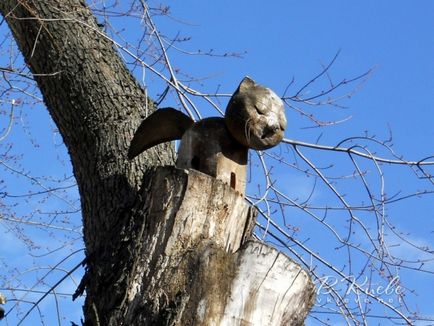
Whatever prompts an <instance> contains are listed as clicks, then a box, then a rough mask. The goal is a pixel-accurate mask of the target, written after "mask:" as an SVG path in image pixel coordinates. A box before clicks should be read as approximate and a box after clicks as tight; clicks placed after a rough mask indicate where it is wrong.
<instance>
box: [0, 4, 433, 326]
mask: <svg viewBox="0 0 434 326" xmlns="http://www.w3.org/2000/svg"><path fill="white" fill-rule="evenodd" d="M155 4H157V2H156V1H152V2H150V5H151V6H153V5H155ZM164 4H166V5H168V6H170V15H169V17H156V18H155V23H156V24H157V26H158V27H159V29H160V31H161V33H162V34H163V35H165V36H167V37H168V38H170V37H175V36H176V35H178V33H179V36H180V37H189V38H190V39H189V41H186V42H182V43H180V44H175V45H176V46H177V47H179V48H181V49H182V50H183V51H190V52H195V51H198V50H201V52H207V51H210V50H211V49H212V53H214V54H222V53H226V52H228V53H231V52H236V53H240V54H242V58H231V57H230V56H229V57H220V56H216V57H210V56H200V55H185V54H182V53H180V52H179V51H177V50H176V49H175V48H171V49H169V52H168V53H169V55H170V57H171V59H172V64H173V66H174V67H175V68H176V69H179V75H178V76H179V78H180V79H183V77H182V76H183V74H188V75H189V76H194V77H197V78H200V81H199V82H197V83H191V85H192V87H195V88H196V89H198V90H201V91H203V92H214V91H216V90H217V89H218V90H219V91H220V92H223V93H232V92H233V91H234V90H235V88H236V87H237V85H238V83H239V81H240V80H241V79H242V77H244V76H245V75H249V76H251V77H253V78H254V79H255V80H256V81H257V82H259V83H261V84H263V85H266V86H269V87H271V88H272V89H273V90H275V91H276V93H278V94H279V95H283V93H284V90H285V89H286V88H287V86H288V85H289V84H290V82H291V80H293V79H294V82H293V84H291V86H290V87H289V91H288V93H289V94H294V93H296V92H297V90H298V89H299V88H300V87H302V86H303V85H304V84H305V83H306V82H308V81H309V80H310V79H311V78H312V77H314V76H315V75H316V74H317V73H319V72H320V71H321V70H322V65H324V64H328V63H329V62H330V60H332V58H333V57H334V56H335V55H336V53H337V52H338V51H340V52H339V56H338V58H337V60H336V62H335V64H334V65H333V66H332V68H331V69H330V77H331V78H332V79H333V80H334V81H335V82H338V81H341V80H342V79H344V78H346V79H349V78H352V77H354V76H357V75H360V74H363V73H365V72H366V71H368V70H369V69H373V72H372V73H371V74H370V76H369V78H368V79H367V80H366V81H365V82H364V83H363V85H361V87H360V88H359V89H358V90H357V92H355V93H354V94H352V97H351V98H348V99H343V100H342V101H341V102H340V104H341V105H343V106H345V108H333V107H324V106H321V107H313V108H309V107H306V106H303V107H302V108H303V109H306V110H308V112H310V113H314V114H315V115H316V116H317V117H319V118H321V119H324V120H327V121H328V120H340V119H345V118H347V117H351V119H350V120H348V121H346V122H345V123H342V124H337V125H333V126H329V127H326V128H306V127H311V126H312V125H313V123H312V122H311V121H310V120H309V119H307V118H304V117H302V116H300V114H299V113H297V112H296V111H295V110H291V109H288V110H287V118H288V127H287V131H286V137H287V138H290V139H296V140H299V141H305V142H316V141H317V139H319V143H320V144H324V145H331V146H334V145H336V144H337V143H338V142H339V141H341V140H342V139H345V138H347V137H352V136H363V135H365V132H366V131H368V133H369V135H376V136H377V137H378V139H387V138H388V137H389V133H390V131H391V132H392V135H393V144H394V149H395V151H396V152H397V153H399V154H401V155H404V157H405V158H407V159H409V160H419V159H422V158H424V157H426V156H429V155H434V146H433V142H434V128H433V121H434V118H433V117H434V101H433V100H434V92H433V86H434V42H433V36H432V35H433V32H434V2H433V1H431V0H419V1H404V0H395V1H373V0H367V1H344V0H329V1H320V0H306V1H293V0H286V1H284V0H278V1H269V2H267V4H265V2H264V1H228V0H221V1H197V0H195V1H193V0H185V1H165V2H164ZM113 24H114V26H115V27H116V28H118V29H122V28H124V29H125V30H124V32H123V33H124V34H123V36H124V37H125V38H126V39H129V40H131V41H133V40H136V39H137V38H139V37H140V31H139V29H138V24H137V21H135V22H133V21H128V20H125V19H118V20H113ZM0 28H1V30H0V31H1V32H4V31H5V26H1V27H0ZM0 63H1V64H2V65H3V64H4V62H3V61H2V59H0ZM135 74H136V75H137V77H138V78H139V79H140V80H142V74H141V72H139V71H135ZM326 81H327V80H326ZM326 81H322V82H319V83H317V84H315V85H312V87H310V88H309V90H310V91H311V92H312V93H315V92H318V91H321V90H322V89H324V88H325V87H327V82H326ZM145 84H146V86H147V88H148V91H149V93H150V94H151V95H154V96H157V94H159V93H161V92H162V91H163V89H164V88H163V86H161V85H160V84H159V83H158V81H157V78H156V77H155V76H153V75H152V74H151V73H150V72H147V73H146V77H145ZM356 85H358V84H354V86H356ZM352 89H353V88H352V86H351V85H350V86H349V87H344V88H342V91H341V90H337V92H336V93H333V94H332V95H331V96H332V97H338V96H340V95H345V94H347V92H349V91H350V90H352ZM0 100H1V98H0ZM221 101H222V107H223V108H224V106H225V101H226V99H225V98H223V99H222V100H221ZM199 103H201V102H199ZM164 104H166V105H176V101H175V99H174V98H172V97H168V98H167V99H166V102H165V103H164ZM2 105H4V103H2ZM4 110H5V109H4ZM203 110H205V112H210V111H206V110H210V109H209V108H207V107H206V106H204V107H203ZM20 112H21V116H20V117H19V120H20V121H24V122H23V123H17V124H18V125H19V127H15V128H14V130H13V132H12V134H11V136H10V139H9V140H8V141H10V143H13V144H14V147H13V149H12V153H15V154H19V153H23V152H24V153H25V155H24V157H23V158H22V159H21V160H20V161H19V164H18V163H17V164H18V166H19V167H20V168H21V167H23V168H25V169H26V170H28V171H31V172H32V173H33V174H36V175H41V176H42V175H48V174H53V175H54V176H55V177H56V178H58V179H64V177H68V176H70V175H71V170H70V166H69V164H68V159H67V156H66V152H65V150H64V148H63V147H62V146H61V145H59V144H61V140H60V138H59V137H58V136H56V135H54V136H53V132H52V129H53V123H52V122H50V120H49V119H48V117H47V115H46V114H45V113H44V111H43V110H41V109H38V108H35V109H31V110H30V108H23V109H22V111H20ZM209 114H215V113H209ZM0 119H3V116H0ZM34 121H37V122H38V123H37V124H35V123H34ZM30 122H32V123H30ZM3 126H4V124H3V122H2V120H0V127H3ZM22 126H24V127H22ZM29 135H30V136H29ZM34 138H36V139H37V142H36V143H37V146H35V142H34V141H33V139H34ZM347 146H348V144H347ZM5 148H6V147H0V149H1V150H2V151H5ZM374 148H375V149H376V147H374ZM306 153H307V154H308V155H309V157H310V158H311V159H312V160H314V161H315V163H317V164H318V165H322V164H323V163H324V164H325V165H327V164H330V162H336V166H337V167H338V168H339V166H340V164H342V166H344V162H343V160H342V162H341V158H338V157H336V156H335V154H333V155H328V154H319V153H317V152H315V151H306ZM321 155H324V156H321ZM335 157H336V158H335ZM43 158H47V159H48V160H50V159H53V158H54V159H53V161H56V162H57V163H56V164H53V165H50V164H48V163H47V161H45V160H43ZM334 160H336V161H334ZM59 161H61V162H63V163H59ZM345 162H348V160H347V161H345ZM366 168H368V166H367V167H366ZM369 168H370V169H372V166H369ZM342 169H343V170H345V169H348V171H350V170H351V166H350V167H349V168H348V166H346V167H343V168H342ZM254 171H256V170H254ZM333 171H335V170H333ZM345 171H346V170H345ZM275 172H276V174H275V176H276V178H278V179H279V184H280V186H281V188H285V189H286V193H287V194H289V195H290V196H291V197H292V198H299V197H300V198H302V197H306V196H309V194H310V192H311V188H312V185H313V183H314V178H310V179H309V178H306V177H305V176H303V175H300V173H298V172H297V171H295V170H293V169H282V168H280V167H276V168H275ZM1 173H3V172H1ZM8 173H9V172H7V173H6V174H5V175H7V176H6V177H2V178H0V179H3V178H4V179H5V180H6V182H8V180H9V183H11V182H13V183H14V184H13V185H8V191H13V190H15V191H16V192H19V190H20V187H21V183H20V182H23V183H25V182H26V181H16V180H15V179H13V180H14V181H10V180H12V179H8V178H9V174H8ZM342 173H344V172H342ZM348 173H350V172H348ZM256 175H259V172H253V179H255V176H256ZM386 177H387V178H386V186H387V189H388V190H389V191H390V193H396V192H397V191H399V190H401V191H402V194H408V193H411V192H414V191H417V190H420V189H427V188H428V189H431V190H433V186H432V184H431V185H430V184H429V183H428V182H425V181H423V180H422V181H420V180H419V181H418V182H417V178H416V177H415V176H414V174H412V172H411V170H409V169H401V170H398V169H396V170H394V169H392V170H391V171H390V172H389V173H388V174H387V175H386ZM377 179H378V178H372V179H368V181H369V182H372V187H373V188H375V187H378V184H377V183H376V182H377ZM44 182H47V184H49V182H50V180H48V181H47V180H44ZM62 182H63V183H62V184H64V185H66V186H68V185H69V184H70V183H71V182H70V180H69V179H65V180H63V181H62ZM370 186H371V185H370ZM341 187H342V189H343V191H344V192H345V191H348V192H349V193H350V194H351V195H349V197H350V199H349V200H351V198H352V199H354V200H356V201H358V200H360V198H361V196H359V195H358V193H360V192H363V188H362V185H361V184H360V183H359V182H358V181H354V182H352V183H348V184H345V183H344V184H342V185H341ZM430 187H431V188H430ZM250 189H251V190H252V189H253V188H250ZM0 191H1V189H0ZM67 191H68V194H67V195H68V198H70V199H71V202H70V203H68V205H69V206H70V208H71V209H73V207H76V206H79V205H78V203H77V202H76V197H77V194H76V192H75V190H70V189H68V190H67ZM314 196H316V198H315V199H316V201H315V203H317V204H324V205H327V204H329V203H330V205H332V204H331V202H332V201H333V200H335V199H332V196H331V195H330V194H327V193H326V190H325V189H323V188H321V187H318V189H317V190H315V194H314ZM62 198H63V197H62ZM59 201H61V200H59ZM0 203H1V202H0ZM8 203H9V204H11V203H15V201H13V200H11V201H10V202H8ZM56 203H57V202H56V201H54V202H53V201H51V205H56ZM433 203H434V199H433V197H432V196H431V197H428V198H427V197H426V196H425V197H423V198H416V199H414V198H413V199H410V200H408V201H404V202H401V203H399V204H396V205H395V206H394V205H391V206H390V207H389V208H387V212H388V214H389V217H390V219H391V220H392V221H393V223H394V224H396V225H398V226H399V227H400V228H401V229H403V230H408V233H409V234H408V237H409V239H413V240H414V241H415V242H417V243H418V244H420V245H421V246H422V245H423V246H430V247H431V248H433V247H434V237H433V234H434V233H433V230H434V227H433V220H434V215H433V214H434V213H433V211H434V210H433V208H434V207H433V206H434V205H433ZM57 204H59V206H61V205H64V204H65V203H64V202H62V203H60V202H59V203H57ZM23 205H25V207H22V206H23ZM26 205H27V206H26ZM28 205H31V206H34V207H37V208H39V207H41V206H40V205H42V204H41V203H40V202H39V201H37V200H36V199H35V200H30V201H28V202H27V203H26V204H23V203H22V202H20V203H19V205H18V206H17V207H15V208H14V210H15V212H16V214H17V215H19V214H25V212H26V210H27V209H28ZM62 207H63V206H62ZM51 208H52V207H51ZM291 212H292V211H291ZM72 216H74V215H72ZM362 217H363V216H362ZM73 218H74V217H73ZM287 218H289V223H290V224H291V225H293V226H294V227H299V228H300V229H301V231H300V232H299V233H297V236H298V237H299V239H301V240H302V241H304V240H306V239H310V240H309V241H310V242H308V243H310V244H311V245H312V248H314V250H317V251H319V250H320V248H321V244H322V243H325V242H327V241H329V240H330V239H329V237H328V236H326V235H322V233H318V232H319V231H318V232H316V229H312V228H313V227H314V224H311V223H308V222H306V221H305V217H303V216H301V215H300V216H299V215H298V213H293V214H292V213H290V214H289V216H288V217H287ZM276 219H277V220H280V221H281V217H278V218H276ZM73 223H74V224H77V225H78V224H79V217H78V218H77V216H75V220H73ZM366 223H367V224H368V225H370V223H373V221H366ZM0 224H1V225H2V226H3V228H0V232H4V234H2V235H1V237H2V239H3V241H4V242H5V243H7V244H8V246H6V247H4V248H2V249H1V250H0V257H1V258H2V259H6V260H9V268H10V266H11V265H12V266H13V265H14V264H11V263H10V261H11V260H12V259H15V260H16V263H15V264H16V266H17V267H18V268H21V269H25V268H27V267H28V266H30V265H27V264H26V262H24V261H23V260H21V259H17V256H19V255H24V252H25V246H24V245H23V244H22V241H17V240H16V237H15V233H14V232H11V231H10V228H9V227H8V226H6V225H5V223H2V222H0ZM336 225H339V223H337V222H336ZM336 228H339V226H336ZM7 230H9V232H7ZM32 232H34V233H31V234H32V236H34V237H38V236H39V234H38V232H39V231H32ZM70 237H72V236H71V235H70ZM391 238H392V239H391ZM69 240H71V239H69ZM389 240H390V241H391V244H394V245H396V244H400V240H398V239H393V237H392V236H390V238H389ZM16 241H17V242H16ZM59 241H60V242H62V243H66V242H67V240H64V239H63V238H62V240H59ZM363 241H365V240H363V239H362V238H361V240H360V242H361V243H363ZM15 243H16V244H15ZM14 244H15V245H14ZM81 247H82V244H81V243H80V242H75V243H74V246H73V248H75V249H78V248H81ZM71 250H72V249H71ZM391 250H395V253H398V252H399V250H401V251H404V252H403V253H402V255H403V256H404V257H406V258H409V256H408V255H410V256H411V255H412V251H411V250H410V249H408V250H407V248H406V247H405V246H401V247H397V246H394V247H393V249H391ZM431 250H432V249H431ZM62 255H63V256H65V254H64V252H63V253H62ZM323 255H324V256H325V257H327V258H330V259H331V260H333V259H334V260H339V259H340V256H339V254H334V251H333V250H330V251H326V252H324V253H323ZM27 258H28V259H31V260H33V259H34V258H29V257H27V256H26V259H27ZM61 258H62V257H61V255H59V257H55V259H53V257H52V256H51V257H50V259H48V258H47V261H46V262H44V263H46V264H47V265H50V264H51V265H52V264H54V263H55V262H57V261H59V260H60V259H61ZM412 258H414V259H420V258H423V259H432V258H434V257H433V255H432V254H431V255H421V254H420V253H414V257H412ZM76 261H79V258H77V259H75V263H76ZM353 263H354V266H355V267H359V266H358V262H357V261H356V262H353ZM73 265H74V263H73V262H70V265H69V268H70V267H71V266H73ZM428 266H429V268H430V270H431V271H433V270H434V266H433V264H432V262H431V265H429V264H428ZM65 269H67V268H66V267H65ZM324 273H325V275H327V274H326V273H327V272H326V271H324ZM362 274H363V273H362ZM403 274H404V275H403V277H405V281H406V282H407V283H406V284H409V289H408V291H410V289H415V290H416V292H417V295H410V294H408V297H407V299H408V300H409V303H410V305H411V306H412V309H415V310H418V311H419V312H420V313H421V314H422V315H423V316H425V317H430V318H431V319H434V306H433V304H432V302H433V299H434V296H433V294H432V290H431V289H432V288H434V277H433V275H429V274H427V273H425V274H423V275H422V274H419V273H410V274H408V275H407V274H406V272H405V271H404V272H403ZM0 275H1V276H2V277H5V276H6V272H5V271H1V270H0ZM59 275H60V274H59ZM39 276H40V274H39ZM366 276H369V275H366ZM32 277H37V276H32ZM54 279H55V278H53V280H54ZM27 280H28V279H27ZM6 281H7V280H6ZM53 282H54V281H53ZM29 284H30V283H29ZM73 289H74V284H73V282H72V281H71V282H69V283H68V284H67V285H65V286H64V287H63V288H62V289H61V291H60V292H62V291H63V292H69V293H70V292H73ZM427 289H430V290H429V291H428V290H427ZM0 292H1V289H0ZM3 292H4V291H3ZM37 298H39V296H38V295H37V294H35V296H33V297H32V300H36V299H37ZM53 302H54V301H53V300H52V301H49V302H47V303H45V304H44V305H42V306H41V307H42V309H43V314H45V315H49V314H53V313H54V311H55V310H54V309H55V305H54V304H53ZM7 307H11V306H10V305H9V306H7ZM63 307H65V308H63ZM62 309H64V310H63V314H64V315H66V314H68V313H70V315H71V316H72V317H71V318H70V319H68V318H67V319H65V325H66V324H68V322H67V321H69V320H73V321H75V322H77V323H78V318H79V317H78V316H79V309H80V307H79V305H77V304H76V305H73V306H72V305H65V306H62ZM24 310H25V309H24ZM314 310H315V308H314ZM374 312H375V313H379V314H381V312H379V311H378V310H375V311H374ZM316 317H318V318H321V319H327V318H331V320H332V321H331V324H333V325H338V324H339V323H341V322H342V320H341V319H340V318H339V316H334V315H332V316H328V315H327V316H324V315H321V314H317V315H316ZM11 322H12V324H13V319H11ZM369 323H370V324H371V323H372V324H381V325H389V324H390V322H389V321H387V320H381V319H380V320H377V319H371V320H369ZM432 323H433V322H422V321H420V322H418V323H417V325H429V324H432ZM12 324H11V325H12ZM24 324H25V325H34V324H32V320H29V321H28V322H27V323H24ZM50 325H51V324H50ZM306 325H309V326H310V325H320V323H319V322H318V321H317V320H316V319H314V318H309V319H308V320H307V322H306Z"/></svg>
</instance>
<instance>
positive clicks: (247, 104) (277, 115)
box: [225, 77, 286, 150]
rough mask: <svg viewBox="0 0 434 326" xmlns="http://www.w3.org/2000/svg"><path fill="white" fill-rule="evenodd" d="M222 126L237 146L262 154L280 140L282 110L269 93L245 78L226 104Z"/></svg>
mask: <svg viewBox="0 0 434 326" xmlns="http://www.w3.org/2000/svg"><path fill="white" fill-rule="evenodd" d="M225 122H226V126H227V128H228V130H229V132H230V133H231V135H232V136H233V137H234V138H235V139H236V140H237V141H238V142H239V143H240V144H242V145H244V146H246V147H249V148H252V149H257V150H263V149H267V148H270V147H273V146H276V145H277V144H278V143H279V142H280V141H281V140H282V139H283V136H284V131H285V128H286V117H285V107H284V104H283V101H282V100H281V99H280V98H279V96H277V94H276V93H274V92H273V91H272V90H271V89H269V88H267V87H263V86H261V85H258V84H256V83H255V81H254V80H252V79H251V78H249V77H245V78H244V79H243V80H242V81H241V83H240V85H239V86H238V89H237V90H236V91H235V93H234V94H233V95H232V97H231V99H230V100H229V103H228V106H227V108H226V113H225Z"/></svg>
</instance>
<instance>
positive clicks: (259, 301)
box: [0, 0, 312, 325]
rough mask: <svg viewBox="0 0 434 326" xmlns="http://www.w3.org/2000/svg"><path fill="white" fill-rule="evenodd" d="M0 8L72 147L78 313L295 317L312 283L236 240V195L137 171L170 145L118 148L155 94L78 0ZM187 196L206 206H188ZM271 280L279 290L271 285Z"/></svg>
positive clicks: (243, 221) (267, 252) (98, 316)
mask: <svg viewBox="0 0 434 326" xmlns="http://www.w3.org/2000/svg"><path fill="white" fill-rule="evenodd" d="M0 13H1V14H2V15H3V17H4V18H5V19H6V21H7V23H8V25H9V26H10V28H11V30H12V33H13V35H14V37H15V39H16V41H17V44H18V46H19V48H20V50H21V52H22V54H23V56H24V59H25V61H26V63H27V64H28V66H29V68H30V70H31V72H32V73H33V74H34V76H35V80H36V82H37V83H38V86H39V88H40V91H41V93H42V95H43V98H44V101H45V104H46V106H47V108H48V110H49V112H50V114H51V116H52V118H53V120H54V121H55V123H56V125H57V126H58V128H59V131H60V133H61V134H62V137H63V140H64V142H65V145H66V147H67V148H68V151H69V153H70V156H71V161H72V166H73V169H74V175H75V177H76V179H77V184H78V188H79V191H80V196H81V205H82V214H83V226H84V240H85V245H86V255H87V262H86V263H87V266H86V269H87V270H86V275H85V278H84V279H83V283H82V284H83V287H85V289H86V302H85V307H84V315H85V323H86V324H88V325H121V324H137V325H139V324H140V325H143V324H144V325H146V324H149V325H158V324H155V323H154V322H155V321H157V320H158V321H159V322H160V321H161V323H160V324H162V325H166V324H167V325H169V324H177V325H200V324H202V325H211V324H212V323H214V324H218V323H219V321H221V325H231V324H234V325H237V324H239V325H249V323H252V324H256V325H260V324H258V323H257V321H258V320H261V321H264V323H262V324H261V325H266V324H267V323H268V322H270V323H271V322H272V323H273V324H274V321H278V323H277V324H279V323H281V324H285V322H287V321H288V320H294V324H296V323H295V321H297V323H298V322H300V321H301V320H302V319H303V318H304V316H305V315H306V313H307V311H308V309H309V308H310V302H311V301H310V300H311V298H312V285H311V283H310V281H309V280H308V278H307V276H306V274H305V272H303V271H301V270H300V268H299V267H296V265H293V263H290V262H289V260H288V259H287V258H286V257H284V256H283V255H282V254H278V253H277V252H276V251H275V250H274V249H270V248H268V247H265V246H264V245H263V244H260V243H255V242H245V239H247V238H248V235H249V232H250V231H251V228H252V225H253V224H252V223H253V219H252V217H251V213H249V212H251V210H250V208H249V207H248V206H247V205H246V204H245V202H244V201H243V199H242V198H241V197H240V196H237V195H236V193H235V192H233V191H232V190H231V189H228V187H225V186H223V185H222V184H221V183H219V182H217V181H216V180H214V179H212V178H209V177H203V175H201V174H198V173H192V172H190V174H186V173H185V172H182V171H181V172H180V171H179V170H174V169H159V170H157V171H154V170H152V171H151V172H148V173H146V171H147V170H148V169H149V168H150V167H151V166H154V165H157V164H159V165H165V164H171V163H173V158H174V155H173V149H172V147H171V146H170V145H168V144H167V145H162V146H158V147H156V148H155V149H151V150H148V151H146V153H145V154H143V155H140V156H139V157H138V158H137V159H135V160H133V161H129V160H128V159H127V149H128V146H129V143H130V140H131V138H132V135H133V132H134V131H135V130H136V128H137V126H138V124H139V123H140V122H141V120H142V119H143V118H144V117H145V116H146V115H147V114H148V113H150V112H147V110H145V109H144V108H145V107H149V110H150V111H152V110H153V109H154V108H153V104H152V102H150V101H149V100H148V99H147V98H146V96H145V93H144V92H143V90H142V89H141V88H140V86H139V85H138V84H137V83H136V81H135V80H134V78H133V77H132V76H131V74H130V73H129V72H128V70H127V69H126V67H125V66H124V64H123V63H122V61H121V60H120V58H119V56H118V54H117V52H116V49H114V47H113V44H112V43H111V42H110V40H108V39H107V38H106V37H105V36H104V35H103V33H102V32H101V31H100V29H99V27H98V25H97V22H96V20H95V18H94V17H93V15H92V13H91V12H90V10H89V8H87V7H86V6H85V4H84V1H80V0H33V1H32V0H28V1H22V0H21V1H18V0H2V1H0ZM146 104H147V105H146ZM192 178H193V179H194V180H192ZM202 181H203V182H204V184H200V185H199V184H198V182H202ZM191 187H193V188H194V187H197V189H196V190H194V189H192V188H191ZM202 187H203V189H202ZM191 196H193V197H191ZM184 202H185V203H184ZM196 202H201V203H202V204H201V205H202V206H201V207H202V212H206V213H200V214H202V215H200V216H199V215H196V213H198V212H196V207H195V205H196ZM192 203H193V204H192ZM192 205H193V206H192ZM198 214H199V213H198ZM208 214H209V216H208ZM220 219H222V221H226V224H220V222H219V221H220ZM183 223H184V224H183ZM188 223H190V224H188ZM223 226H225V227H223ZM173 232H177V233H173ZM271 260H272V261H273V262H274V264H272V265H270V264H269V262H270V261H271ZM285 266H289V271H288V270H286V269H285V268H283V267H285ZM253 268H254V269H255V270H254V271H253ZM261 273H262V274H261ZM264 273H265V274H264ZM243 275H248V277H247V280H249V281H247V283H245V281H244V280H243ZM275 277H276V281H275V280H274V278H275ZM282 278H283V279H284V281H285V283H282V284H280V283H273V282H280V281H279V279H281V280H282ZM259 279H260V280H261V281H260V282H259ZM288 280H291V281H288ZM249 282H251V283H249ZM256 282H257V283H256ZM292 282H293V283H292ZM299 283H300V284H299ZM256 284H260V285H256ZM291 284H293V285H292V286H291ZM303 284H304V286H305V287H306V288H305V289H304V290H303V286H302V285H303ZM266 285H267V287H265V286H266ZM268 287H270V288H273V289H274V288H276V289H275V290H279V288H281V287H282V288H283V287H286V288H287V289H288V291H287V292H284V293H286V294H282V293H281V292H279V291H277V292H276V294H272V295H271V294H270V295H268V294H267V293H268V292H267V293H265V292H264V291H266V289H267V288H268ZM239 295H242V296H243V297H242V298H239ZM264 305H265V306H267V307H272V308H273V309H274V310H270V311H268V310H264V309H265V308H264ZM274 306H275V308H274ZM286 306H290V307H291V309H288V308H287V307H286ZM267 309H268V308H267ZM272 311H274V313H272ZM291 311H292V312H291ZM258 316H260V317H258ZM261 318H264V319H261ZM208 321H209V323H208Z"/></svg>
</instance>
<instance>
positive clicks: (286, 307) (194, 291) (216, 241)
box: [125, 167, 314, 325]
mask: <svg viewBox="0 0 434 326" xmlns="http://www.w3.org/2000/svg"><path fill="white" fill-rule="evenodd" d="M149 177H150V180H148V181H146V183H147V184H149V185H150V187H149V188H147V189H146V190H144V191H145V192H146V193H147V194H148V200H149V203H150V205H149V206H148V207H147V208H146V209H147V211H148V215H147V219H149V220H148V221H147V222H146V225H147V226H148V228H147V234H146V235H145V236H144V239H145V240H144V243H143V247H142V248H143V250H142V251H141V255H140V256H141V257H143V262H142V263H143V264H142V267H141V269H140V272H139V273H137V274H136V276H135V278H134V282H132V283H131V284H130V286H129V288H130V289H131V291H130V292H129V294H128V300H129V301H130V303H129V304H127V305H126V306H127V307H128V309H127V311H126V316H127V317H126V319H125V322H126V323H127V324H128V325H299V324H302V323H303V320H304V318H305V316H306V315H307V313H308V311H309V309H310V308H311V305H312V300H313V297H314V291H313V290H314V288H313V285H312V282H311V281H310V279H309V277H308V275H307V273H306V272H305V271H304V270H302V269H301V268H300V266H298V265H297V264H296V263H294V262H293V261H291V260H290V259H289V258H288V257H287V256H285V255H284V254H282V253H279V252H278V251H277V250H275V249H273V248H271V247H270V246H268V245H267V244H264V243H260V242H257V241H252V240H249V239H250V234H251V232H252V229H253V226H254V220H255V215H256V214H254V210H253V209H252V208H251V207H250V206H249V205H248V203H247V202H246V201H245V200H244V199H243V197H242V196H241V195H240V194H239V193H237V192H235V191H234V190H233V189H231V188H230V186H228V185H226V184H224V183H223V182H221V181H220V180H216V179H214V178H212V177H210V176H208V175H205V174H203V173H200V172H197V171H195V170H188V171H186V170H180V169H176V168H173V167H164V168H157V169H156V170H155V171H154V172H152V173H151V175H150V176H149ZM155 194H160V195H159V196H157V197H155ZM133 289H134V290H133ZM140 311H146V313H144V314H140V313H138V312H140Z"/></svg>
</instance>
